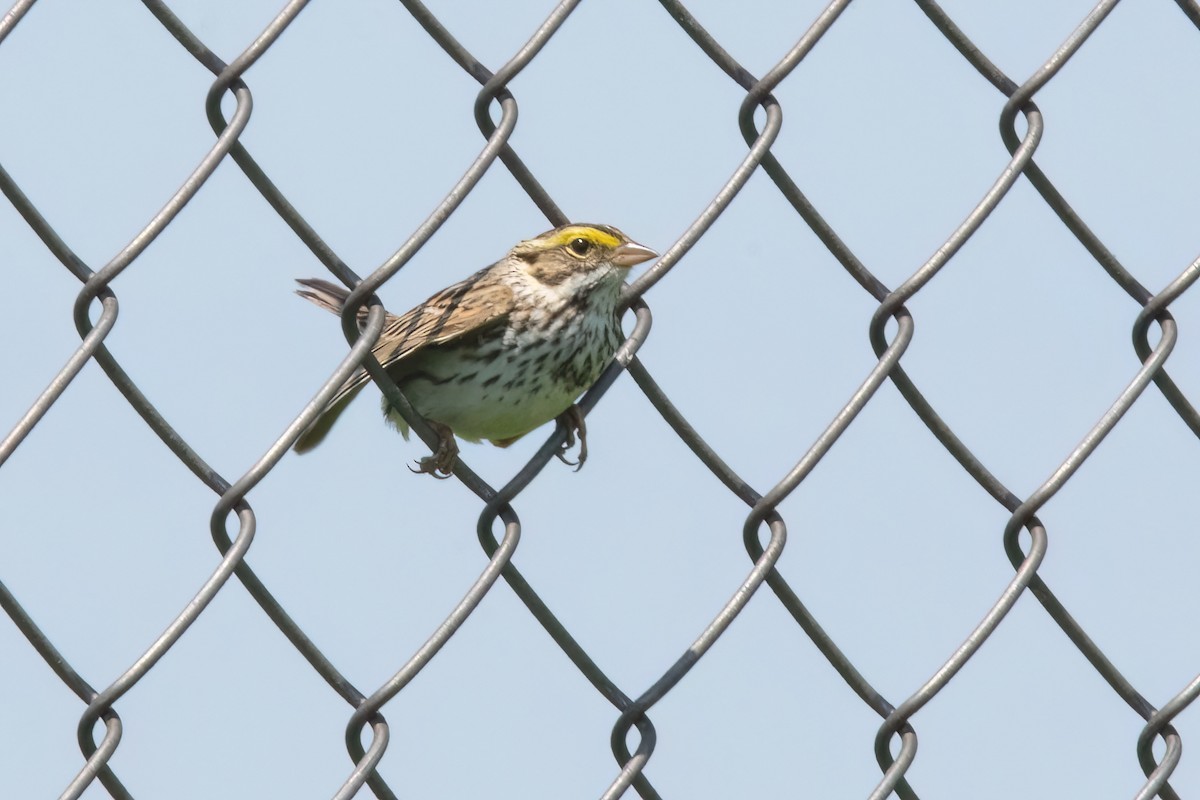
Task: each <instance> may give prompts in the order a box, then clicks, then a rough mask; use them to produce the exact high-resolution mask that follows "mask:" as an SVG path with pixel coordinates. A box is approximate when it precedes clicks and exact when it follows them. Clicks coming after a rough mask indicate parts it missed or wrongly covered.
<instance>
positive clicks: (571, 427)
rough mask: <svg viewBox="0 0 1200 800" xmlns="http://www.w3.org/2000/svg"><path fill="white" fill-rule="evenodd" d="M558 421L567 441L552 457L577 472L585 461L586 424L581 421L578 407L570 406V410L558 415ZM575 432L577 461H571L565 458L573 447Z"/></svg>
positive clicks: (581, 416)
mask: <svg viewBox="0 0 1200 800" xmlns="http://www.w3.org/2000/svg"><path fill="white" fill-rule="evenodd" d="M558 421H559V423H560V424H561V425H562V426H563V427H565V428H566V429H567V440H566V441H565V442H563V446H562V448H561V449H560V450H559V451H558V452H557V453H555V454H554V455H556V456H558V460H559V461H561V462H563V463H564V464H566V465H568V466H571V467H574V468H575V471H576V472H579V470H580V469H582V468H583V462H584V461H587V424H586V423H585V422H584V421H583V412H582V411H580V410H579V406H577V405H574V404H572V405H571V407H570V408H568V409H567V410H566V411H564V412H563V413H561V414H559V415H558ZM576 432H578V433H579V459H578V460H577V461H571V460H569V459H568V458H567V453H568V452H570V450H571V448H572V447H574V446H575V434H576Z"/></svg>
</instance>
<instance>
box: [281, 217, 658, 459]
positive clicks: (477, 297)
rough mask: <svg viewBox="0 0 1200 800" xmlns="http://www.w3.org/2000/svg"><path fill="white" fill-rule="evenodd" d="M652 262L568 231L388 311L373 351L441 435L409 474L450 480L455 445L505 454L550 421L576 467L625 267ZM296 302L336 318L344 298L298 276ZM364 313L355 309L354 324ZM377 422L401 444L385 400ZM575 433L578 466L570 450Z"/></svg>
mask: <svg viewBox="0 0 1200 800" xmlns="http://www.w3.org/2000/svg"><path fill="white" fill-rule="evenodd" d="M657 255H658V253H656V252H655V251H654V250H652V249H650V248H649V247H646V246H645V245H642V244H638V243H637V242H635V241H633V240H632V239H630V238H629V237H628V236H626V235H625V234H624V233H622V232H621V231H620V230H618V229H617V228H614V227H612V226H610V225H593V224H584V223H573V224H568V225H562V226H559V227H556V228H554V229H553V230H549V231H546V232H545V233H542V234H540V235H538V236H535V237H533V238H532V239H527V240H525V241H522V242H519V243H518V244H517V245H516V246H514V247H513V248H512V249H511V250H509V251H508V253H507V254H506V255H505V256H504V257H503V258H501V259H500V260H499V261H497V262H496V263H494V264H492V265H491V266H489V267H485V268H484V269H481V270H480V271H478V272H476V273H475V274H474V275H472V276H470V277H469V278H466V279H465V280H462V281H459V282H458V283H455V284H453V285H452V286H449V287H447V288H445V289H443V290H441V291H440V292H437V293H436V294H434V295H433V296H432V297H430V298H429V299H428V300H426V301H425V302H423V303H421V304H420V305H418V306H417V307H415V308H413V309H412V310H411V311H409V312H407V313H406V314H403V315H400V316H396V315H394V314H391V313H388V314H387V315H386V317H385V319H384V323H383V330H382V332H381V333H380V335H379V340H378V341H377V342H376V343H375V346H374V347H373V348H372V349H371V354H372V355H374V356H375V358H376V359H377V360H378V361H379V363H380V365H381V366H382V367H383V368H384V370H386V371H387V374H388V375H389V376H390V377H391V378H392V380H394V381H395V382H396V384H397V385H398V386H399V387H400V389H401V391H402V392H403V393H404V396H405V397H406V398H407V399H408V400H409V401H410V402H411V403H412V406H413V407H414V408H415V409H416V410H417V412H418V413H419V414H420V415H421V416H422V417H423V418H424V419H425V420H426V421H427V422H428V423H429V425H430V426H431V427H432V428H433V429H434V431H435V432H436V433H437V435H438V447H437V449H436V450H435V452H434V453H433V454H432V455H430V456H426V457H425V458H422V459H419V460H418V461H417V462H416V468H415V469H414V468H412V467H410V469H413V471H414V472H418V473H428V474H432V475H433V476H434V477H438V478H445V477H449V476H450V475H451V474H452V472H453V467H454V462H455V459H456V458H457V456H458V452H459V450H458V444H457V442H456V441H455V437H456V436H457V437H458V438H461V439H464V440H466V441H470V442H478V441H481V440H484V439H486V440H488V441H490V442H491V443H492V444H494V445H496V446H498V447H508V446H509V445H510V444H512V443H513V442H515V441H516V440H518V439H520V438H521V437H522V436H524V435H525V434H527V433H529V432H530V431H532V430H534V429H535V428H538V427H540V426H541V425H543V424H544V423H546V422H549V421H550V420H552V419H556V418H558V419H561V421H562V422H563V423H564V424H565V426H566V430H567V440H566V442H565V444H564V446H563V449H562V450H561V451H560V452H559V453H558V456H559V458H560V459H562V460H563V461H564V462H566V463H568V464H573V465H574V466H575V467H576V469H577V470H578V469H579V468H580V467H582V466H583V462H584V461H585V460H586V459H587V429H586V426H585V425H584V422H583V414H582V413H581V412H580V410H579V408H578V406H576V405H575V400H576V398H578V397H579V395H580V394H582V393H583V392H584V391H585V390H586V389H587V388H588V387H590V386H591V385H592V384H593V383H595V381H596V380H597V379H598V378H599V377H600V374H601V373H602V372H603V371H604V368H605V367H606V366H607V365H608V362H609V361H610V360H611V359H612V357H613V354H614V353H615V352H616V350H617V347H618V346H619V345H620V344H621V342H622V340H623V339H624V334H623V333H622V332H621V325H620V322H619V320H618V318H617V305H618V302H619V300H620V294H621V286H622V284H623V282H624V279H625V276H626V275H627V274H628V273H629V270H630V268H632V267H634V266H636V265H637V264H640V263H642V262H645V261H649V260H650V259H652V258H655V257H657ZM297 283H299V284H300V286H301V287H302V288H300V289H297V290H296V293H297V294H299V295H300V296H301V297H304V298H305V299H307V300H309V301H311V302H313V303H315V304H316V305H318V306H320V307H321V308H324V309H326V310H328V311H331V312H333V313H335V314H341V313H342V307H343V306H344V305H345V302H346V298H347V297H348V296H349V291H348V290H347V289H345V288H344V287H342V286H338V285H336V284H333V283H330V282H328V281H324V280H321V279H319V278H305V279H298V280H297ZM366 317H367V310H366V307H365V306H364V307H362V308H360V309H359V311H358V321H359V325H360V326H362V325H364V324H365V322H366ZM369 382H370V377H369V376H368V374H367V372H366V370H365V369H363V368H361V367H360V368H359V369H358V370H357V371H356V372H354V373H353V374H352V375H350V377H349V378H347V379H346V381H345V382H344V383H343V384H342V386H341V387H340V388H339V389H338V390H337V392H336V393H335V394H334V395H333V397H332V398H331V399H330V401H329V403H328V405H327V406H326V408H325V409H324V410H323V411H322V412H321V414H320V415H319V416H318V417H317V418H316V419H315V420H314V421H313V423H312V424H311V425H310V426H309V427H308V428H307V429H306V430H305V431H304V432H303V433H302V434H301V435H300V437H299V438H298V439H297V441H296V444H295V446H294V449H295V451H296V452H298V453H305V452H308V451H309V450H312V449H313V448H314V447H316V446H317V445H318V444H320V443H321V441H322V440H323V439H324V438H325V436H326V435H327V434H328V433H329V430H330V428H331V427H332V426H333V424H334V422H336V421H337V418H338V417H339V416H340V415H341V414H342V412H343V411H345V409H346V407H347V405H349V403H350V402H351V401H352V400H353V399H354V398H355V397H356V396H357V395H358V393H359V392H360V391H362V389H363V388H364V387H365V386H366V385H367V384H368V383H369ZM382 405H383V413H384V416H385V418H386V420H387V421H388V422H389V423H391V424H392V425H393V426H394V427H395V428H396V429H397V430H399V432H400V433H401V435H403V436H404V438H405V439H407V438H408V423H407V422H406V421H405V420H404V418H403V417H402V416H401V415H400V413H399V412H398V411H397V410H396V409H395V408H393V407H392V406H391V404H390V403H389V402H388V400H387V398H386V397H385V398H384V399H383V404H382ZM576 433H578V435H579V455H578V457H577V461H575V462H572V461H569V460H568V459H567V457H566V455H565V454H566V452H567V451H568V450H569V448H571V447H573V446H574V443H575V434H576Z"/></svg>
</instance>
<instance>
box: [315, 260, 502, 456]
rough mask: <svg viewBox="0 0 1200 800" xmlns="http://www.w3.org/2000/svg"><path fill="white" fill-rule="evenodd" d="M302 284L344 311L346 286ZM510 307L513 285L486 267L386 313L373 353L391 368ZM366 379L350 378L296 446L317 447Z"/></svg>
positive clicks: (494, 321)
mask: <svg viewBox="0 0 1200 800" xmlns="http://www.w3.org/2000/svg"><path fill="white" fill-rule="evenodd" d="M300 283H301V284H302V285H303V286H305V287H306V288H305V289H303V290H300V291H299V294H300V295H301V296H302V297H305V298H307V299H308V300H310V301H312V302H314V303H316V304H317V305H319V306H321V307H322V308H325V309H327V310H329V311H332V312H334V313H341V307H342V303H343V302H344V301H345V299H346V297H347V296H348V294H349V293H348V292H347V291H346V290H345V289H343V288H342V287H340V286H336V285H334V284H330V283H328V282H326V281H321V280H316V279H309V280H302V281H300ZM512 307H513V293H512V290H511V289H509V288H508V287H507V286H505V285H503V284H502V283H499V282H498V281H497V280H496V277H495V273H494V271H493V268H492V267H488V268H487V269H483V270H480V271H479V272H477V273H475V274H474V275H472V276H471V277H469V278H467V279H466V280H463V281H459V282H458V283H456V284H454V285H453V286H449V287H447V288H445V289H443V290H442V291H440V292H438V293H437V294H435V295H434V296H433V297H431V298H429V299H428V300H426V301H425V302H424V303H422V304H421V305H419V306H417V307H416V308H414V309H412V310H411V311H409V312H408V313H406V314H404V315H403V316H400V317H397V316H395V315H394V314H388V315H387V318H386V319H385V320H384V323H383V331H382V332H381V333H380V335H379V341H378V342H376V343H375V346H374V347H373V348H371V354H372V355H373V356H375V358H376V359H377V360H378V361H379V363H380V364H382V365H383V368H384V369H387V368H389V367H391V366H392V365H394V364H396V363H397V362H399V361H401V360H403V359H405V358H408V357H410V356H411V355H413V354H414V353H417V352H419V351H421V350H423V349H424V348H425V347H428V346H429V345H436V344H446V343H447V342H452V341H454V340H455V339H458V338H460V337H463V336H467V335H470V334H474V333H478V332H479V331H482V330H486V329H488V328H491V327H493V326H495V325H500V324H503V323H505V322H506V321H507V320H508V315H509V313H510V312H511V311H512ZM359 322H360V324H361V323H364V322H366V315H365V313H363V312H359ZM368 381H370V375H368V374H367V371H366V370H364V369H359V370H357V371H355V372H354V373H353V374H352V375H351V376H350V377H349V378H347V379H346V382H345V383H344V384H342V388H340V389H338V391H337V394H335V395H334V396H333V398H332V399H331V400H330V401H329V406H328V407H327V408H326V409H325V412H324V413H322V414H321V416H320V417H318V418H317V419H316V421H315V422H314V423H313V424H312V427H310V428H309V429H308V430H307V431H305V432H304V433H303V434H302V435H301V436H300V439H299V440H298V441H297V442H296V451H297V452H301V453H302V452H306V451H308V450H311V449H312V448H314V447H316V446H317V445H318V444H319V443H320V442H321V440H322V439H324V438H325V434H326V433H328V432H329V429H330V427H332V426H333V423H334V422H335V421H336V420H337V418H338V417H339V416H340V415H341V413H342V411H344V410H345V408H346V406H347V405H349V403H350V401H351V400H353V399H354V397H355V395H357V394H358V393H359V391H361V390H362V388H363V387H364V386H366V384H367V383H368Z"/></svg>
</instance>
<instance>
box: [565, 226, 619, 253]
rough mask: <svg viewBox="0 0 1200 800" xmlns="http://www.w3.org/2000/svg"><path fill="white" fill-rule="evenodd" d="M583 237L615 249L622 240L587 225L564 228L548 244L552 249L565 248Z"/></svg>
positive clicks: (593, 242)
mask: <svg viewBox="0 0 1200 800" xmlns="http://www.w3.org/2000/svg"><path fill="white" fill-rule="evenodd" d="M581 237H582V238H584V239H587V240H588V241H589V242H591V243H592V244H595V245H599V246H600V247H607V248H613V247H617V246H618V245H620V244H621V240H620V239H618V238H617V237H615V236H613V235H612V234H611V233H608V232H607V231H602V230H600V229H599V228H589V227H587V226H586V225H572V226H571V227H569V228H563V229H562V230H560V231H558V232H556V233H555V234H554V236H552V237H550V239H549V241H548V242H547V244H549V245H550V246H551V247H565V246H566V245H567V244H569V243H570V242H571V241H572V240H574V239H579V238H581Z"/></svg>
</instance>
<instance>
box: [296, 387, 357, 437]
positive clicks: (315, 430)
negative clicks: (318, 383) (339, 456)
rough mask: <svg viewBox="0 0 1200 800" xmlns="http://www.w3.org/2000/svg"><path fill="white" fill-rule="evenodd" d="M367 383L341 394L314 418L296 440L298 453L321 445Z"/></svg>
mask: <svg viewBox="0 0 1200 800" xmlns="http://www.w3.org/2000/svg"><path fill="white" fill-rule="evenodd" d="M365 385H366V384H361V383H360V384H359V385H358V386H355V387H353V388H352V389H350V391H348V392H346V393H345V394H341V395H340V396H339V397H338V398H337V399H336V400H335V401H334V402H333V404H332V405H330V406H329V408H326V409H325V410H324V411H322V412H321V416H319V417H317V418H316V419H315V420H313V424H312V425H309V426H308V429H307V430H305V431H304V433H302V434H300V438H299V439H297V440H296V444H295V445H294V446H293V447H292V449H293V450H295V451H296V452H297V453H307V452H308V451H309V450H312V449H313V448H314V447H316V446H317V445H319V444H320V443H321V442H322V441H323V440H324V439H325V435H326V434H327V433H329V429H330V428H332V427H333V423H335V422H337V420H338V417H340V416H341V415H342V412H343V411H345V410H346V406H348V405H350V401H351V400H353V399H354V398H355V397H357V396H358V393H359V392H361V391H362V388H363V386H365ZM339 394H340V393H339Z"/></svg>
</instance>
